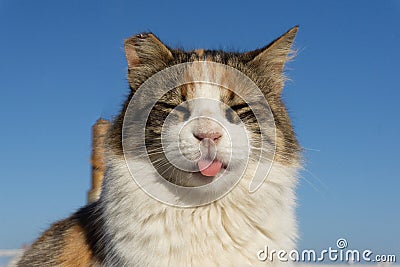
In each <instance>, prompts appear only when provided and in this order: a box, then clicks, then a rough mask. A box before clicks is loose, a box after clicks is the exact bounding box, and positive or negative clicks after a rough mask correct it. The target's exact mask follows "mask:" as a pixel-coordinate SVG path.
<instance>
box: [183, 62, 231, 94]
mask: <svg viewBox="0 0 400 267" xmlns="http://www.w3.org/2000/svg"><path fill="white" fill-rule="evenodd" d="M183 78H184V80H185V81H186V82H188V83H189V84H187V85H186V86H185V87H184V88H183V89H182V90H181V92H182V95H184V96H185V97H186V98H187V99H193V98H200V97H205V98H211V99H216V100H219V99H220V94H221V90H220V88H219V87H218V86H216V85H215V84H224V80H226V79H227V77H226V71H225V70H224V69H222V68H217V67H216V65H214V64H209V60H206V61H203V62H200V64H193V65H192V66H190V67H188V69H187V70H186V72H185V73H184V74H183ZM193 81H195V82H193Z"/></svg>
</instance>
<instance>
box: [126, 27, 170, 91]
mask: <svg viewBox="0 0 400 267" xmlns="http://www.w3.org/2000/svg"><path fill="white" fill-rule="evenodd" d="M124 49H125V55H126V60H127V62H128V81H129V84H130V86H131V89H137V88H138V87H139V86H140V85H141V84H142V83H143V82H144V81H145V80H146V79H147V78H149V77H150V76H151V75H153V74H155V73H156V72H158V71H160V70H162V69H164V68H165V67H167V66H168V63H169V62H170V61H171V60H173V56H172V53H171V50H170V49H169V48H168V47H167V46H166V45H164V44H163V43H162V42H161V41H160V40H159V39H158V38H157V37H156V36H155V35H154V34H152V33H141V34H137V35H135V36H132V37H130V38H128V39H126V40H125V43H124Z"/></svg>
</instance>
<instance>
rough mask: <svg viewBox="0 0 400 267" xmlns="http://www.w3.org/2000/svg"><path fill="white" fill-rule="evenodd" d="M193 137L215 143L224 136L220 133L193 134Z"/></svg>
mask: <svg viewBox="0 0 400 267" xmlns="http://www.w3.org/2000/svg"><path fill="white" fill-rule="evenodd" d="M193 136H194V137H196V139H198V140H200V141H201V140H203V139H206V138H208V139H211V140H213V141H217V140H218V139H219V138H221V136H222V134H221V133H219V132H211V133H193Z"/></svg>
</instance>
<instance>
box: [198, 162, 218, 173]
mask: <svg viewBox="0 0 400 267" xmlns="http://www.w3.org/2000/svg"><path fill="white" fill-rule="evenodd" d="M197 165H198V166H199V170H200V172H201V174H203V175H204V176H215V175H217V173H218V172H219V170H220V169H221V167H222V162H220V161H218V160H214V161H212V162H211V161H209V160H199V162H197Z"/></svg>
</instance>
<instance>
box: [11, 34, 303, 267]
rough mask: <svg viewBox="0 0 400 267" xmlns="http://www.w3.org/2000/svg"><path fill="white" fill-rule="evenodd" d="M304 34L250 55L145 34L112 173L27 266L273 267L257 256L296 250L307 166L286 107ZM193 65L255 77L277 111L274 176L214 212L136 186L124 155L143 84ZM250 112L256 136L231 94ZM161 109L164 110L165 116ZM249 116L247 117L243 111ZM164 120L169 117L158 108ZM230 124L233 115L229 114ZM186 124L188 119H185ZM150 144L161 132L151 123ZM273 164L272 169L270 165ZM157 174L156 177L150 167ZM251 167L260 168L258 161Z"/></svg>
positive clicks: (109, 162)
mask: <svg viewBox="0 0 400 267" xmlns="http://www.w3.org/2000/svg"><path fill="white" fill-rule="evenodd" d="M296 32H297V27H295V28H293V29H291V30H289V31H288V32H287V33H285V34H284V35H282V36H281V37H280V38H278V39H276V40H275V41H273V42H272V43H271V44H269V45H268V46H266V47H263V48H261V49H257V50H254V51H251V52H246V53H233V52H224V51H215V50H195V51H188V52H186V51H183V50H179V49H171V48H169V47H167V46H166V45H164V44H163V43H162V42H161V41H160V40H159V39H158V38H157V37H156V36H155V35H153V34H151V33H143V34H139V35H136V36H133V37H131V38H129V39H127V40H126V42H125V52H126V57H127V61H128V81H129V85H130V88H131V91H130V94H129V96H128V98H127V100H126V102H125V104H124V106H123V108H122V111H121V113H120V114H119V116H118V117H117V118H116V119H115V120H114V122H113V124H112V127H111V129H110V131H109V133H108V137H107V138H106V146H107V152H106V173H105V180H104V184H103V187H102V193H101V196H100V199H99V200H98V201H97V202H95V203H93V204H90V205H88V206H85V207H83V208H81V209H80V210H79V211H77V212H76V213H74V214H73V215H71V216H70V217H69V218H67V219H65V220H62V221H60V222H57V223H55V224H53V225H52V226H51V227H50V229H48V230H47V231H45V232H44V233H43V235H42V236H41V237H40V238H39V239H37V240H36V241H35V242H34V243H33V245H32V246H31V247H30V248H29V249H28V250H27V251H26V252H25V253H24V255H23V257H22V259H21V260H20V262H19V263H18V266H44V267H45V266H65V267H72V266H265V265H266V264H268V265H272V266H274V265H280V264H282V263H280V262H276V261H275V262H260V261H259V260H258V259H257V251H259V250H260V249H263V248H264V246H265V245H268V246H269V248H271V249H277V250H280V249H284V250H286V251H289V250H291V249H293V248H295V244H296V239H297V224H296V219H295V202H296V201H295V188H296V184H297V179H296V177H297V171H298V169H299V168H300V166H301V161H300V146H299V144H298V143H297V140H296V137H295V134H294V131H293V127H292V125H291V122H290V119H289V117H288V114H287V111H286V108H285V106H284V105H283V103H282V100H281V91H282V88H283V85H284V80H285V78H284V75H283V74H282V72H283V68H284V64H285V62H286V61H287V60H288V59H289V58H290V55H291V53H292V50H291V45H292V42H293V40H294V37H295V35H296ZM193 61H211V62H217V63H222V64H226V65H228V66H231V67H233V68H235V69H237V70H239V71H241V72H242V73H244V74H245V75H247V76H248V77H249V78H250V79H252V80H253V81H254V82H255V83H256V84H257V86H258V87H259V88H260V89H261V90H262V92H263V94H264V95H265V97H266V99H267V101H268V104H269V105H270V107H271V111H272V114H273V116H274V120H275V125H276V134H277V137H276V154H275V161H274V163H273V164H272V167H271V171H270V174H269V176H268V179H267V180H266V181H265V182H264V183H263V184H262V186H261V187H260V188H259V190H257V191H256V192H255V193H253V194H250V193H249V192H248V185H249V183H250V181H251V179H252V177H251V176H250V175H249V174H248V173H247V174H245V175H244V177H243V178H242V179H241V180H240V182H239V184H238V185H237V186H236V187H235V188H234V189H233V190H232V191H231V192H230V193H229V194H227V195H226V196H225V197H223V198H221V199H219V200H217V201H215V202H212V203H210V204H208V205H204V206H200V207H195V208H179V207H173V206H170V205H167V204H163V203H161V202H159V201H157V200H155V199H153V198H151V197H150V196H148V195H147V194H146V193H145V192H143V191H142V190H141V189H140V188H139V187H138V185H137V184H136V183H135V182H134V181H133V179H132V177H131V174H130V172H129V170H128V168H127V163H126V162H125V158H124V156H123V148H122V138H121V136H122V127H123V120H124V115H125V112H126V110H127V107H128V104H129V101H130V100H131V98H132V97H133V95H134V94H135V91H136V90H137V89H138V88H139V86H140V85H141V84H142V83H143V82H144V81H146V80H147V79H148V78H150V77H151V76H152V75H154V74H155V73H157V72H158V71H160V70H163V69H165V68H167V67H170V66H173V65H176V64H179V63H184V62H193ZM189 92H190V89H188V88H179V92H178V93H176V94H172V95H169V96H166V101H169V102H168V103H169V104H171V105H178V104H179V103H181V102H184V101H186V100H187V99H188V98H190V93H189ZM224 101H225V102H226V103H228V104H229V105H230V106H239V109H238V110H237V112H238V114H239V116H240V112H243V114H245V113H246V112H247V113H246V114H247V115H246V117H243V118H245V120H246V123H247V124H246V125H247V126H248V127H249V129H250V131H251V132H252V133H253V135H254V136H255V139H256V138H257V131H259V129H258V130H257V127H256V126H255V123H254V121H253V118H252V116H251V114H250V113H248V110H246V109H245V106H240V105H241V104H243V103H242V100H241V99H239V98H238V97H236V96H234V95H233V94H232V93H229V94H227V95H226V99H225V100H224ZM157 108H158V109H157ZM240 110H241V111H240ZM152 112H153V113H154V112H155V113H156V114H157V115H159V114H162V112H166V110H165V105H164V107H162V106H159V107H157V106H156V107H155V109H154V110H153V111H152ZM227 117H228V116H227ZM182 118H184V116H182ZM146 128H147V129H146V131H147V134H148V136H149V138H148V139H149V140H148V142H147V141H146V142H147V143H146V145H148V146H149V147H151V146H157V145H158V144H157V143H156V142H155V141H154V142H153V141H152V140H153V139H154V138H151V137H154V136H156V135H157V134H158V133H157V130H158V128H159V125H158V124H157V123H156V122H155V119H154V120H152V119H151V118H150V123H149V124H148V125H147V127H146ZM261 164H265V168H267V167H268V166H269V165H268V164H267V163H261ZM146 168H148V171H147V173H148V175H154V173H153V170H152V169H151V168H149V166H147V165H146V164H143V169H145V170H146ZM249 168H250V169H252V168H256V162H254V161H250V167H249Z"/></svg>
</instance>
